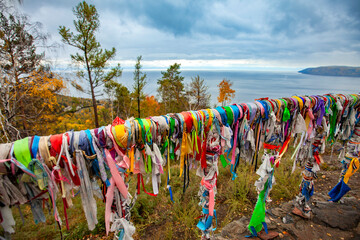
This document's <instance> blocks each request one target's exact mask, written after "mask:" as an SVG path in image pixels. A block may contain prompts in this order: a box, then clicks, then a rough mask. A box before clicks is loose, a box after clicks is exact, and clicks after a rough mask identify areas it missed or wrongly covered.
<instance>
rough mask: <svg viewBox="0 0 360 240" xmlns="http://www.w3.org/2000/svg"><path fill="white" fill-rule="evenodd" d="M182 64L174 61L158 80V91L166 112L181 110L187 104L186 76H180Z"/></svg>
mask: <svg viewBox="0 0 360 240" xmlns="http://www.w3.org/2000/svg"><path fill="white" fill-rule="evenodd" d="M179 69H180V64H177V63H174V64H173V65H171V66H170V67H169V68H168V69H167V70H166V72H161V74H162V77H161V79H159V80H158V81H157V84H158V85H159V87H158V89H157V91H158V94H159V95H160V97H161V101H162V104H163V105H164V111H165V112H181V111H183V110H184V106H185V102H186V101H185V87H184V83H183V81H184V77H183V76H180V74H181V72H180V71H179Z"/></svg>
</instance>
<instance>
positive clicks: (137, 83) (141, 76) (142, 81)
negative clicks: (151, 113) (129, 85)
mask: <svg viewBox="0 0 360 240" xmlns="http://www.w3.org/2000/svg"><path fill="white" fill-rule="evenodd" d="M141 60H142V56H141V55H140V56H138V57H137V61H136V64H135V71H134V85H133V93H132V95H133V97H134V99H135V100H136V101H137V112H138V117H139V118H140V117H141V110H140V109H141V107H140V102H141V101H142V100H144V99H145V94H144V87H145V85H146V73H143V72H142V71H141V68H142V65H141V63H140V62H141Z"/></svg>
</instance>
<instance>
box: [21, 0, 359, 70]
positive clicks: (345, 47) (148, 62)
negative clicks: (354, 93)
mask: <svg viewBox="0 0 360 240" xmlns="http://www.w3.org/2000/svg"><path fill="white" fill-rule="evenodd" d="M77 3H78V1H74V0H57V1H55V0H23V4H22V6H20V8H21V9H22V11H24V12H25V13H27V14H28V15H30V17H31V19H32V20H33V21H39V22H41V23H42V24H43V27H44V31H46V32H48V33H50V35H51V40H52V41H55V42H58V43H61V39H60V36H59V34H58V28H59V26H60V25H64V26H66V27H71V28H73V20H74V15H73V12H72V9H73V7H74V6H75V5H76V4H77ZM88 3H91V4H94V5H95V6H96V8H97V9H98V12H99V14H100V24H101V25H100V30H99V32H98V34H97V38H98V40H99V42H100V43H101V45H102V46H103V47H105V48H111V47H115V48H116V50H117V55H116V58H115V61H116V62H117V61H118V62H120V63H121V65H122V66H123V68H127V67H133V64H134V60H135V59H136V57H137V56H138V55H142V56H143V59H144V60H145V61H144V66H145V68H166V67H167V66H169V64H172V63H174V62H180V63H181V64H182V68H183V69H186V68H188V69H191V68H194V69H213V68H215V69H246V68H259V69H260V68H265V69H301V68H303V67H311V66H320V65H351V66H359V65H360V41H359V40H360V1H359V0H346V1H344V0H317V1H308V0H296V1H295V0H294V1H289V0H246V1H241V0H212V1H210V0H208V1H204V0H195V1H194V0H182V1H174V0H155V1H147V0H142V1H141V0H131V1H129V0H101V1H100V0H99V1H88ZM71 52H74V49H72V48H71V47H67V46H65V45H62V47H61V48H60V49H58V50H57V51H56V52H53V53H48V55H47V56H48V58H50V59H52V60H53V61H55V62H56V63H57V64H64V65H65V64H67V63H69V62H70V57H69V54H70V53H71Z"/></svg>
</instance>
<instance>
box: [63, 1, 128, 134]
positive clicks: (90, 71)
mask: <svg viewBox="0 0 360 240" xmlns="http://www.w3.org/2000/svg"><path fill="white" fill-rule="evenodd" d="M73 12H74V15H75V17H76V19H77V20H75V21H74V25H75V29H76V33H73V32H71V31H70V29H69V28H66V27H65V26H60V27H59V33H60V35H61V37H62V41H63V42H64V43H66V44H68V45H70V46H73V47H75V48H77V49H79V50H80V53H76V54H74V55H72V54H71V55H70V56H71V59H72V61H73V62H74V63H75V64H76V65H78V66H82V67H84V68H85V69H86V72H84V71H83V70H78V72H77V76H78V77H79V78H80V79H85V80H86V81H88V83H89V87H90V90H86V89H84V88H82V87H81V86H80V85H79V84H77V83H76V82H73V85H74V86H75V87H76V88H77V89H79V90H81V91H83V92H85V93H87V94H90V95H91V98H92V104H93V110H94V120H95V127H99V121H98V113H97V102H96V97H97V96H99V95H98V94H99V92H97V91H96V89H97V88H98V87H100V86H102V85H103V84H104V83H106V82H108V81H110V80H112V79H114V78H116V77H120V76H121V73H122V71H121V68H120V64H118V65H117V66H116V67H113V68H111V69H110V71H107V70H106V68H107V67H108V65H109V64H108V61H109V60H110V59H113V58H114V57H115V53H116V50H115V48H112V49H111V50H106V49H102V48H101V45H100V43H99V42H97V40H96V36H95V33H96V32H97V31H98V30H99V26H100V22H99V14H98V12H97V10H96V8H95V6H94V5H91V4H90V5H89V4H87V3H86V2H85V1H83V2H81V3H79V4H78V5H77V6H76V7H75V8H74V9H73Z"/></svg>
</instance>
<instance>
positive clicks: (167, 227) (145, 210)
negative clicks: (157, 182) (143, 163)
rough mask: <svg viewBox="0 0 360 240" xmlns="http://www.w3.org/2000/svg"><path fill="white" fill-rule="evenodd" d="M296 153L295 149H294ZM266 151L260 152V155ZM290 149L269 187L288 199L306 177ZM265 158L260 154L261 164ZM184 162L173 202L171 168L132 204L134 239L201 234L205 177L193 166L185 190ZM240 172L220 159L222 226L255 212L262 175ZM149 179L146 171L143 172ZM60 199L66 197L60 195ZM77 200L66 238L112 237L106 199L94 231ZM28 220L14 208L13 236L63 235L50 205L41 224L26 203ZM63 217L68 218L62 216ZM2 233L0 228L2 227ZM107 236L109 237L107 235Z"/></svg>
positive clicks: (243, 168)
mask: <svg viewBox="0 0 360 240" xmlns="http://www.w3.org/2000/svg"><path fill="white" fill-rule="evenodd" d="M289 152H290V153H291V152H292V151H291V149H289ZM260 156H261V155H259V158H260ZM289 156H290V154H286V155H285V156H284V157H283V159H282V160H281V163H280V166H279V168H276V169H275V173H274V175H275V179H276V185H274V186H273V189H272V191H271V193H270V196H271V198H272V200H273V202H275V203H278V202H281V201H288V200H291V199H293V198H294V197H295V195H296V194H297V193H298V188H299V184H300V181H301V175H300V172H301V170H300V169H298V168H297V170H296V171H295V172H294V173H293V174H291V169H292V162H293V161H292V160H290V159H289ZM260 164H261V160H258V165H260ZM179 172H180V171H179V167H178V166H176V165H173V166H172V167H171V176H172V177H171V182H170V184H171V187H172V191H173V197H174V203H172V202H171V201H170V197H169V192H168V190H167V189H166V185H167V184H166V174H163V176H162V182H161V186H160V189H159V191H160V193H159V195H158V196H156V197H153V196H149V195H147V194H145V193H144V192H143V190H141V194H140V195H139V196H138V198H137V202H136V204H135V207H134V208H133V210H132V217H131V220H132V222H133V223H134V225H135V227H136V233H135V235H134V236H133V237H134V238H135V239H196V238H199V237H200V235H201V232H200V230H199V229H197V227H196V224H197V222H198V221H199V220H198V219H196V218H197V217H199V216H200V215H201V207H200V206H199V205H198V202H199V197H198V196H197V194H198V190H199V183H200V180H201V179H200V177H198V176H196V171H195V170H194V169H192V170H190V184H189V187H188V188H187V190H186V192H185V193H183V177H179ZM237 174H238V177H237V178H236V179H235V180H234V181H233V180H231V177H232V175H231V173H230V167H229V166H228V167H227V168H223V167H222V166H221V164H220V163H219V176H218V184H217V185H218V188H217V195H216V205H215V209H216V210H217V218H218V226H217V230H216V232H219V231H220V230H221V228H222V227H223V226H225V225H226V224H227V223H229V222H231V221H232V220H235V219H238V218H240V217H241V216H243V215H250V214H251V213H252V210H253V208H254V206H255V203H256V199H257V192H256V189H255V186H254V182H255V181H256V179H257V178H258V176H257V175H256V173H255V172H254V166H249V165H247V164H245V163H244V162H242V163H240V165H239V167H238V171H237ZM144 180H145V181H146V180H147V179H146V177H144ZM136 182H137V179H136V176H130V189H129V191H130V193H132V194H133V193H134V192H135V189H136V186H135V185H136ZM145 187H146V190H147V191H149V192H152V187H151V179H148V182H147V183H146V184H145ZM59 200H60V201H61V199H59ZM60 201H59V203H58V205H57V206H58V210H59V212H60V215H63V210H62V202H61V203H60ZM73 202H74V206H73V207H72V208H70V209H69V210H68V216H69V225H70V231H67V230H66V229H65V223H63V227H62V233H63V237H64V239H84V238H85V239H88V238H89V239H104V238H105V239H111V235H110V236H109V237H107V238H106V236H105V224H104V212H105V211H104V208H105V206H104V203H103V202H102V201H101V200H97V205H98V214H97V215H98V221H99V224H98V225H97V226H96V228H95V229H94V230H93V231H89V230H88V228H87V222H86V219H85V215H84V213H83V209H82V205H81V198H80V196H79V195H78V196H77V197H75V198H74V199H73ZM21 209H22V212H23V214H24V216H25V219H26V222H25V225H24V226H22V224H21V218H20V215H19V213H18V211H17V210H16V208H13V214H14V217H15V220H16V223H17V225H16V233H15V234H14V235H12V237H13V239H60V233H59V229H58V227H57V225H55V224H56V223H55V222H54V219H53V217H52V215H51V214H49V212H48V211H47V213H46V219H47V221H46V223H39V224H37V225H35V224H34V222H33V221H32V213H31V210H30V207H29V206H28V205H24V206H21ZM62 219H64V218H62ZM0 234H1V233H0ZM104 236H105V237H104Z"/></svg>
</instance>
